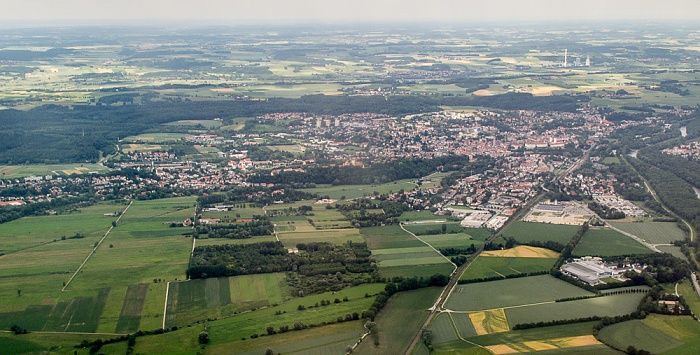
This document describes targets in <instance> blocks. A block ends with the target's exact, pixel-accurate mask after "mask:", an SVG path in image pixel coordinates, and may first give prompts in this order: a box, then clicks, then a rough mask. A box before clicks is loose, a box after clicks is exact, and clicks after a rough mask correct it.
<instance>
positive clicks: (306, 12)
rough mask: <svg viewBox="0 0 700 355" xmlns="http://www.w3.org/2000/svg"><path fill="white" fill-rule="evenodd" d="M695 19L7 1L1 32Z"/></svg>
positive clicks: (601, 8) (473, 7)
mask: <svg viewBox="0 0 700 355" xmlns="http://www.w3.org/2000/svg"><path fill="white" fill-rule="evenodd" d="M697 19H700V4H699V3H694V2H689V1H687V0H667V1H664V2H663V3H660V2H658V1H654V0H636V1H632V0H617V1H609V0H587V1H579V2H571V1H564V0H556V1H555V0H529V1H527V0H492V1H488V2H487V1H458V0H436V1H433V2H430V3H427V2H424V1H418V0H356V1H352V2H349V1H332V2H331V1H320V0H304V1H299V0H286V1H285V0H268V1H264V2H261V1H251V0H242V1H236V2H235V3H232V2H231V1H226V0H200V1H197V2H192V1H185V0H170V1H154V0H121V1H115V0H100V1H95V0H92V1H91V0H62V1H55V0H8V1H7V4H5V5H4V6H3V11H2V13H0V20H2V22H3V23H4V27H7V26H14V25H17V24H19V25H23V26H41V25H50V24H63V25H65V24H76V25H90V24H109V25H114V24H148V23H149V22H157V23H161V22H165V23H170V22H172V23H181V24H183V25H187V24H207V23H209V24H211V25H235V24H241V25H251V24H261V25H269V24H334V23H340V24H349V23H411V22H413V23H436V22H437V23H440V22H445V23H468V22H473V23H483V22H511V21H512V22H565V21H610V20H658V21H669V20H680V21H683V20H697Z"/></svg>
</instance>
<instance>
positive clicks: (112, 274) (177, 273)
mask: <svg viewBox="0 0 700 355" xmlns="http://www.w3.org/2000/svg"><path fill="white" fill-rule="evenodd" d="M193 204H194V198H192V197H187V198H172V199H162V200H151V201H135V202H134V203H133V204H132V206H131V207H130V208H129V211H128V212H127V213H125V214H124V215H123V216H122V218H121V220H120V222H119V224H118V225H117V226H116V227H115V228H114V229H113V230H112V232H111V233H110V234H109V236H108V237H107V238H106V239H105V241H104V242H103V243H102V245H101V246H100V248H99V249H98V250H97V251H96V252H95V254H94V255H93V256H92V257H91V258H90V260H89V261H88V263H86V264H85V266H84V267H83V269H82V270H81V272H80V274H79V275H78V276H77V277H76V278H75V279H74V280H73V281H72V282H71V284H70V287H69V289H75V290H80V289H94V288H96V287H115V286H128V285H131V284H137V283H151V282H153V280H154V279H160V280H168V281H172V280H175V279H180V280H183V279H184V278H185V269H186V268H187V262H188V259H189V254H190V250H191V247H192V239H191V238H190V237H185V236H183V233H186V232H189V231H190V229H189V228H183V227H179V228H173V227H170V223H171V222H172V221H178V220H184V219H185V218H188V217H190V216H192V215H193V214H194V207H192V206H193Z"/></svg>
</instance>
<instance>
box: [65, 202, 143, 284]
mask: <svg viewBox="0 0 700 355" xmlns="http://www.w3.org/2000/svg"><path fill="white" fill-rule="evenodd" d="M132 203H134V201H133V200H132V201H131V202H129V205H127V206H126V208H125V209H124V211H122V213H121V214H120V215H119V217H118V218H117V220H116V221H115V222H117V223H119V220H121V219H122V217H123V216H124V215H125V214H126V211H128V210H129V207H131V204H132ZM112 229H114V226H113V225H112V226H109V229H108V230H107V232H106V233H105V235H104V236H103V237H102V239H100V241H99V242H97V245H95V247H94V248H92V251H91V252H90V254H88V256H87V258H85V260H84V261H83V263H82V264H80V266H79V267H78V270H75V273H73V276H71V277H70V279H68V282H66V284H65V285H64V286H63V288H62V289H61V291H65V290H66V287H68V285H70V283H71V281H73V279H74V278H75V276H77V275H78V273H79V272H80V270H82V269H83V266H85V264H87V262H88V260H90V257H91V256H92V255H93V254H95V251H97V248H99V247H100V245H102V242H103V241H104V240H105V239H106V238H107V236H108V235H109V232H111V231H112Z"/></svg>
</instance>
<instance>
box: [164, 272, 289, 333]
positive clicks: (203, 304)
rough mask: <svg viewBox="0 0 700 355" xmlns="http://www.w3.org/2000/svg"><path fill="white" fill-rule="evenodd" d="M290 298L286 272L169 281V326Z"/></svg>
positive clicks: (265, 305) (263, 305) (229, 313)
mask: <svg viewBox="0 0 700 355" xmlns="http://www.w3.org/2000/svg"><path fill="white" fill-rule="evenodd" d="M289 298H291V297H290V294H289V291H288V288H287V284H286V277H285V275H284V273H276V274H259V275H243V276H235V277H220V278H210V279H200V280H190V281H187V282H177V283H171V284H170V290H169V293H168V316H167V318H166V327H171V326H173V325H178V326H182V325H187V324H191V323H194V322H195V321H197V320H200V319H209V318H221V317H229V316H232V315H234V314H236V313H239V312H242V311H247V310H251V309H255V308H261V307H268V306H270V305H273V304H280V303H282V302H283V301H285V300H287V299H289Z"/></svg>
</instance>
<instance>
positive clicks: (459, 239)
mask: <svg viewBox="0 0 700 355" xmlns="http://www.w3.org/2000/svg"><path fill="white" fill-rule="evenodd" d="M420 239H422V240H423V241H424V242H426V243H428V244H430V245H431V246H432V247H433V248H435V249H438V250H439V249H441V248H463V249H466V248H469V247H470V246H471V245H472V244H474V247H475V248H477V249H478V248H479V247H480V246H481V245H483V244H484V241H483V240H478V239H476V240H475V239H473V237H472V235H471V234H466V233H455V234H436V235H422V236H420Z"/></svg>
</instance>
